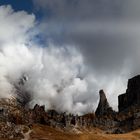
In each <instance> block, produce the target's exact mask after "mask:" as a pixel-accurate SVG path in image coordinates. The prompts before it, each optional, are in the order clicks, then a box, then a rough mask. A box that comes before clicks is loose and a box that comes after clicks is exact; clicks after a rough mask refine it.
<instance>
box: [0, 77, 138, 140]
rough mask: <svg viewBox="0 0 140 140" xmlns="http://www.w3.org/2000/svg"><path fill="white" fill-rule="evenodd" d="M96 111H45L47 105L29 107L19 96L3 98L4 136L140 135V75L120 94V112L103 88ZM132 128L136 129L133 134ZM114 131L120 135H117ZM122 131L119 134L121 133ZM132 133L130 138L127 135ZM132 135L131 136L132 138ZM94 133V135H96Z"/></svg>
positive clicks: (24, 139)
mask: <svg viewBox="0 0 140 140" xmlns="http://www.w3.org/2000/svg"><path fill="white" fill-rule="evenodd" d="M99 95H100V100H99V104H98V107H97V109H96V111H95V113H90V114H86V115H83V116H78V115H72V114H67V113H58V112H57V111H55V110H48V111H45V106H39V105H37V104H36V105H35V106H34V108H33V109H29V108H26V107H24V106H22V105H21V104H19V103H18V101H17V100H16V99H1V100H0V138H1V139H13V140H16V139H17V140H18V139H19V140H21V139H22V140H27V139H35V140H39V139H40V140H41V139H49V140H51V139H52V140H53V139H58V140H59V139H61V140H63V139H65V140H66V139H68V140H69V139H77V140H80V138H81V139H83V140H89V139H90V140H92V139H93V140H94V139H101V138H102V139H111V138H112V139H113V138H114V139H115V137H118V136H120V138H121V137H123V139H128V138H129V139H130V138H133V139H137V138H140V132H139V131H134V130H136V129H139V127H140V76H139V75H138V76H136V77H134V78H132V79H130V80H129V81H128V87H127V90H126V93H125V94H122V95H120V96H119V97H118V102H119V105H118V106H119V111H118V112H115V111H113V109H112V108H111V107H110V105H109V103H108V101H107V98H106V95H105V93H104V91H103V90H100V92H99ZM130 131H134V132H132V133H129V134H123V135H120V134H122V133H128V132H130ZM113 134H117V136H116V135H113ZM118 134H119V135H118ZM127 135H129V137H128V136H127ZM130 135H131V137H130ZM93 136H94V138H93Z"/></svg>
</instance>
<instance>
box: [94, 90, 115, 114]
mask: <svg viewBox="0 0 140 140" xmlns="http://www.w3.org/2000/svg"><path fill="white" fill-rule="evenodd" d="M99 95H100V100H99V104H98V107H97V109H96V112H95V114H96V116H102V115H106V114H108V113H110V111H111V112H112V111H113V110H112V108H111V107H110V105H109V103H108V101H107V98H106V95H105V93H104V91H103V90H100V91H99Z"/></svg>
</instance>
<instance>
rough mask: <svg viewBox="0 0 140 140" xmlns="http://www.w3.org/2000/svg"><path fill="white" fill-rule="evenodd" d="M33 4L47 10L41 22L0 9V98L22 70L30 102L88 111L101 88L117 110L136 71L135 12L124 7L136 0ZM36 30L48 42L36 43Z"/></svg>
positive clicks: (11, 86) (32, 17)
mask: <svg viewBox="0 0 140 140" xmlns="http://www.w3.org/2000/svg"><path fill="white" fill-rule="evenodd" d="M34 2H35V5H36V6H37V5H38V6H40V7H37V8H41V9H39V10H43V12H44V13H45V14H46V16H45V17H44V18H43V19H42V21H37V20H36V19H35V16H34V15H33V14H28V13H27V12H25V11H17V12H15V11H14V10H13V9H12V8H11V6H1V7H0V21H2V22H0V75H1V77H0V91H1V94H0V96H1V97H9V96H10V94H13V93H14V91H15V88H14V84H17V83H18V82H19V79H20V78H21V77H22V75H23V74H24V75H26V76H27V77H28V81H27V82H26V83H25V85H24V86H23V90H25V91H28V92H29V93H31V94H32V96H33V100H32V101H31V102H30V105H31V106H33V105H34V104H35V103H39V104H45V105H46V108H47V109H52V108H53V109H56V110H57V111H66V112H71V113H79V114H83V113H86V112H92V111H93V110H95V108H96V106H97V102H98V91H99V90H100V89H102V88H103V89H105V91H106V92H107V97H108V98H109V102H110V104H111V105H112V106H113V107H114V108H115V109H117V96H118V94H120V93H122V92H124V91H125V88H126V84H127V79H128V78H129V77H130V76H132V75H134V74H137V73H138V72H139V35H140V34H139V30H140V28H139V20H138V16H139V15H138V14H137V12H138V11H137V10H136V11H133V12H131V11H129V10H128V9H129V8H128V7H131V5H132V4H134V3H131V2H128V5H125V4H126V3H125V2H123V3H120V1H115V2H110V1H107V0H106V1H101V0H100V1H96V2H95V1H92V0H88V1H84V0H81V1H79V0H75V1H74V0H72V1H71V3H69V2H68V1H66V0H61V2H60V1H59V2H58V1H55V0H54V1H48V0H46V1H43V0H41V1H37V0H34ZM135 5H137V4H135ZM124 6H126V7H125V8H124ZM46 9H47V12H46ZM136 9H137V8H136ZM75 10H77V12H75ZM128 11H129V12H128ZM130 13H131V14H130ZM130 15H135V16H134V17H135V20H132V19H133V17H132V16H130ZM136 19H137V20H136ZM17 21H18V22H17ZM39 22H41V23H39ZM36 23H38V24H36ZM38 32H39V33H40V34H41V35H43V36H44V38H46V40H45V41H46V42H47V43H46V44H39V43H37V41H36V38H37V35H38V34H37V33H38ZM132 46H133V47H132Z"/></svg>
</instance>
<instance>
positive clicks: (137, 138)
mask: <svg viewBox="0 0 140 140" xmlns="http://www.w3.org/2000/svg"><path fill="white" fill-rule="evenodd" d="M30 140H140V130H137V131H133V132H131V133H127V134H116V135H115V134H104V133H103V132H102V131H100V130H97V129H93V130H92V131H90V132H85V131H84V132H83V133H82V134H72V133H66V132H61V131H59V130H56V129H53V128H50V127H48V126H42V125H34V127H33V132H32V133H31V139H30Z"/></svg>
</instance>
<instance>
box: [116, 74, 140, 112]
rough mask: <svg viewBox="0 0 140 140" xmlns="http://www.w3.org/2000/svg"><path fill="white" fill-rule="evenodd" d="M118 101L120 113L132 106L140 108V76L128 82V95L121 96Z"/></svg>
mask: <svg viewBox="0 0 140 140" xmlns="http://www.w3.org/2000/svg"><path fill="white" fill-rule="evenodd" d="M118 101H119V105H118V107H119V112H121V111H124V110H126V109H129V108H130V107H132V106H139V107H140V75H138V76H135V77H133V78H132V79H129V80H128V86H127V90H126V93H125V94H121V95H119V97H118Z"/></svg>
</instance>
